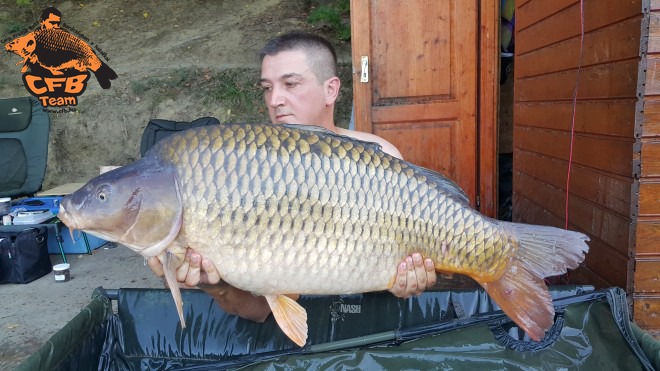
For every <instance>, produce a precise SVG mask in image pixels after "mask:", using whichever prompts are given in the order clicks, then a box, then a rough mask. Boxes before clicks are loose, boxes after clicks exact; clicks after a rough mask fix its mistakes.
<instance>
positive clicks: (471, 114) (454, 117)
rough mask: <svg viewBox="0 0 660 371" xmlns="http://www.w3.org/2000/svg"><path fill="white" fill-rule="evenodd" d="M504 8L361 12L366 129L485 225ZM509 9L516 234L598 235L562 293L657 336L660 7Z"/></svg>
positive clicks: (492, 202) (427, 4) (599, 3)
mask: <svg viewBox="0 0 660 371" xmlns="http://www.w3.org/2000/svg"><path fill="white" fill-rule="evenodd" d="M499 6H500V0H472V1H468V0H442V1H438V0H411V1H407V2H405V6H403V5H401V2H399V1H369V0H353V1H352V2H351V22H352V38H353V40H352V43H353V67H354V71H355V75H354V76H355V77H354V82H353V83H354V95H355V98H354V102H355V112H356V117H355V124H356V128H357V129H358V130H363V131H370V132H374V133H376V134H378V135H381V136H383V137H385V138H386V139H388V140H390V141H391V142H392V143H394V144H395V145H396V146H397V147H399V149H400V150H401V152H402V154H403V156H404V158H406V159H408V160H410V161H412V162H415V163H419V164H421V165H423V166H427V167H431V168H434V169H435V170H438V171H441V172H443V173H445V174H446V175H448V176H449V177H451V178H453V179H455V180H456V181H457V182H458V184H459V185H460V186H461V187H462V188H463V189H465V190H466V191H467V193H468V195H469V196H470V198H471V200H472V202H473V206H474V207H476V208H478V209H479V210H480V211H481V212H482V213H484V214H486V215H490V216H495V215H497V211H496V209H497V154H498V148H497V147H498V140H496V138H497V133H498V130H497V128H498V125H497V112H498V89H499V81H498V80H499V71H498V68H499V59H500V48H499V43H498V42H499V39H498V34H499V11H500V9H499ZM515 9H516V13H515V57H514V66H515V67H514V80H513V90H514V93H513V146H512V147H513V220H514V221H517V222H526V223H534V224H545V225H553V226H557V227H561V228H563V227H565V226H566V225H567V226H568V228H569V229H573V230H578V231H582V232H584V233H586V234H588V235H589V237H590V239H591V241H590V243H589V246H590V252H589V253H588V255H587V257H586V260H585V262H584V264H583V266H581V267H580V268H579V269H578V270H576V271H574V272H571V273H570V274H569V275H568V276H567V277H564V278H563V281H564V282H566V281H567V282H570V283H578V284H591V285H594V286H596V287H597V288H601V287H610V286H619V287H622V288H625V289H626V291H627V292H628V297H629V299H630V305H631V308H632V310H633V316H634V320H635V322H636V323H637V324H639V325H640V326H641V327H642V328H644V329H646V330H647V331H650V332H652V333H654V334H655V335H656V336H657V335H660V284H659V283H660V282H659V280H660V0H650V1H649V0H516V4H515ZM582 29H584V34H583V33H582ZM582 35H583V36H582ZM581 50H582V53H581ZM365 57H366V59H367V61H368V67H367V70H368V71H369V76H364V75H363V74H362V72H363V71H364V67H365V65H364V63H365ZM361 77H362V78H363V79H361ZM365 77H366V79H364V78H365ZM574 96H575V100H574ZM574 112H575V114H573V113H574ZM502 139H507V138H499V142H500V143H502ZM508 139H509V142H510V138H508ZM569 174H570V175H569ZM567 220H568V222H566V221H567Z"/></svg>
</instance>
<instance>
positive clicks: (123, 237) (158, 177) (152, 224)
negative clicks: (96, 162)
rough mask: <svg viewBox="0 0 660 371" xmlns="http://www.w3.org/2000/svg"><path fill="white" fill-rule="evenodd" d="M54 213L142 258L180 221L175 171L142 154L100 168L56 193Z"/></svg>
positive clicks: (170, 236)
mask: <svg viewBox="0 0 660 371" xmlns="http://www.w3.org/2000/svg"><path fill="white" fill-rule="evenodd" d="M57 216H58V218H59V219H60V220H61V221H62V222H63V223H64V224H65V225H66V226H67V227H69V229H70V230H72V231H73V230H76V229H77V230H82V231H84V232H86V233H90V234H92V235H94V236H97V237H99V238H102V239H105V240H107V241H114V242H118V243H121V244H123V245H126V246H128V247H129V248H131V249H132V250H134V251H135V252H137V253H138V254H140V255H142V256H145V257H150V256H156V255H159V254H160V253H161V252H162V251H164V250H165V249H166V248H167V247H168V246H169V245H170V244H171V243H172V241H174V239H175V238H176V236H177V235H178V233H179V231H180V229H181V225H182V223H183V204H182V200H181V193H180V191H179V186H178V181H177V176H176V171H175V169H174V168H173V167H168V166H163V165H162V164H160V163H158V161H157V160H155V159H153V158H143V159H141V160H138V161H136V162H134V163H133V164H131V165H128V166H124V167H120V168H117V169H114V170H112V171H109V172H106V173H103V174H101V175H99V176H97V177H96V178H94V179H92V180H90V181H89V182H88V183H87V184H86V185H85V186H83V187H82V188H80V189H78V190H77V191H75V192H73V193H72V194H70V195H67V196H65V197H64V198H62V201H61V202H60V210H59V213H58V214H57Z"/></svg>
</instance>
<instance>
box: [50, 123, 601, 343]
mask: <svg viewBox="0 0 660 371" xmlns="http://www.w3.org/2000/svg"><path fill="white" fill-rule="evenodd" d="M58 216H59V218H60V219H61V220H62V221H63V222H64V223H65V224H66V225H67V226H68V227H69V228H70V229H72V230H74V229H78V230H83V231H85V232H87V233H91V234H92V235H95V236H98V237H100V238H103V239H106V240H108V241H116V242H119V243H122V244H124V245H126V246H128V247H129V248H131V249H133V250H134V251H136V252H137V253H138V254H140V255H143V256H145V257H151V256H158V257H159V259H160V260H161V261H162V262H163V266H164V270H165V276H166V279H167V281H168V284H169V287H170V289H171V291H172V295H173V297H174V300H175V302H176V306H177V310H178V313H179V317H180V319H181V325H182V326H183V327H185V321H184V317H183V307H182V302H181V295H180V292H179V288H178V284H177V282H176V278H175V270H176V268H177V267H178V266H179V265H180V264H181V263H182V262H183V258H184V256H185V251H186V248H188V247H191V248H193V249H194V250H195V251H197V252H199V253H200V254H201V255H203V256H205V257H207V258H209V259H210V260H211V261H212V262H213V264H214V265H215V266H216V268H217V270H218V271H219V273H220V275H221V277H222V279H223V280H225V281H226V282H228V283H229V284H231V285H233V286H235V287H238V288H240V289H243V290H246V291H250V292H253V293H255V294H258V295H264V296H265V297H266V299H267V301H268V304H269V305H270V307H271V309H272V312H273V315H274V317H275V319H276V321H277V323H278V324H279V326H280V327H281V328H282V330H283V331H284V332H285V333H286V334H287V336H289V337H290V338H291V339H292V340H293V341H294V342H295V343H296V344H298V345H299V346H303V345H304V344H305V343H306V340H307V314H306V312H305V309H304V308H302V307H301V306H300V305H299V304H298V303H297V302H296V301H295V300H293V299H291V298H289V297H287V296H285V295H286V294H316V295H319V294H352V293H362V292H369V291H379V290H385V289H388V288H390V287H391V286H392V285H393V283H394V273H395V272H396V268H397V265H398V264H399V263H400V262H401V261H402V260H403V259H404V257H406V256H408V255H410V254H412V253H413V252H419V253H421V254H422V255H423V256H424V257H430V258H432V259H433V261H434V262H435V267H436V269H437V270H439V271H443V272H453V273H460V274H464V275H468V276H470V277H472V278H473V279H474V280H476V281H477V282H478V283H479V284H481V286H482V287H483V288H484V289H485V290H486V292H487V293H488V294H489V295H490V296H491V297H492V299H493V300H494V301H495V303H497V304H498V305H499V306H500V308H502V310H503V311H504V312H505V313H506V314H507V315H508V316H509V317H510V318H511V319H512V320H513V321H515V322H516V323H517V324H518V325H519V326H520V327H521V328H522V329H523V330H525V331H526V332H527V334H529V336H530V337H531V338H532V339H534V340H540V339H541V338H542V337H543V336H544V334H545V332H546V331H547V330H548V329H549V328H550V327H551V325H552V324H553V321H554V307H553V305H552V298H551V296H550V294H549V292H548V290H547V288H546V286H545V283H544V281H543V278H544V277H547V276H554V275H559V274H563V273H565V272H566V270H567V268H570V269H573V268H576V267H577V266H578V264H579V263H580V262H581V261H582V260H583V259H584V254H585V253H586V252H587V250H588V246H587V244H586V241H588V238H587V236H586V235H584V234H582V233H578V232H574V231H567V230H563V229H559V228H554V227H548V226H538V225H527V224H519V223H510V222H504V221H499V220H495V219H491V218H488V217H485V216H483V215H481V214H480V213H479V212H477V211H476V210H474V209H472V208H471V207H470V205H469V203H468V199H467V197H466V196H465V194H464V193H463V191H462V190H461V189H460V188H459V187H458V186H457V185H456V184H454V183H453V182H452V181H450V180H448V179H447V178H445V177H444V176H442V175H440V174H439V173H436V172H433V171H431V170H428V169H424V168H421V167H418V166H415V165H413V164H410V163H408V162H406V161H403V160H400V159H397V158H394V157H392V156H390V155H388V154H386V153H384V152H382V151H381V149H380V146H379V145H377V144H374V143H368V142H362V141H359V140H355V139H352V138H349V137H345V136H340V135H336V134H334V133H331V132H330V131H327V130H325V129H321V128H317V127H310V126H301V125H273V124H224V125H213V126H207V127H199V128H194V129H189V130H185V131H182V132H179V133H176V134H173V135H171V136H169V137H167V138H165V139H163V140H161V141H160V142H158V143H157V144H156V145H155V146H154V147H152V148H151V149H150V150H149V152H147V153H146V154H145V157H144V158H142V159H140V160H138V161H136V162H134V163H133V164H131V165H127V166H124V167H121V168H118V169H116V170H112V171H110V172H107V173H104V174H102V175H100V176H98V177H96V178H95V179H92V180H91V181H90V182H89V183H87V184H86V185H85V186H84V187H82V188H81V189H79V190H78V191H76V192H74V193H73V194H71V195H69V196H66V197H64V198H63V199H62V202H61V207H60V212H59V214H58ZM443 242H446V244H445V246H444V247H443Z"/></svg>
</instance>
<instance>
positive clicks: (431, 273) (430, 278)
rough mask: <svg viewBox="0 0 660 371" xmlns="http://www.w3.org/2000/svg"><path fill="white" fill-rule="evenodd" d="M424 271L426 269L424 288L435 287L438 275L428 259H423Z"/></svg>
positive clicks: (431, 261)
mask: <svg viewBox="0 0 660 371" xmlns="http://www.w3.org/2000/svg"><path fill="white" fill-rule="evenodd" d="M424 269H426V288H427V289H428V288H431V287H433V286H435V284H436V282H437V281H438V275H437V273H436V272H435V264H433V260H431V259H430V258H426V259H424Z"/></svg>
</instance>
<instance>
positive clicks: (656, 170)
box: [641, 138, 660, 200]
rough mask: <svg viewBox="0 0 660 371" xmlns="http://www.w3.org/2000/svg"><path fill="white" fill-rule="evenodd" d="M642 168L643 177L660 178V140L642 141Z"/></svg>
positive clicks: (659, 197) (659, 196)
mask: <svg viewBox="0 0 660 371" xmlns="http://www.w3.org/2000/svg"><path fill="white" fill-rule="evenodd" d="M641 168H642V176H643V177H660V138H654V139H651V140H642V162H641ZM657 196H658V198H657V199H658V200H660V195H657Z"/></svg>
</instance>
